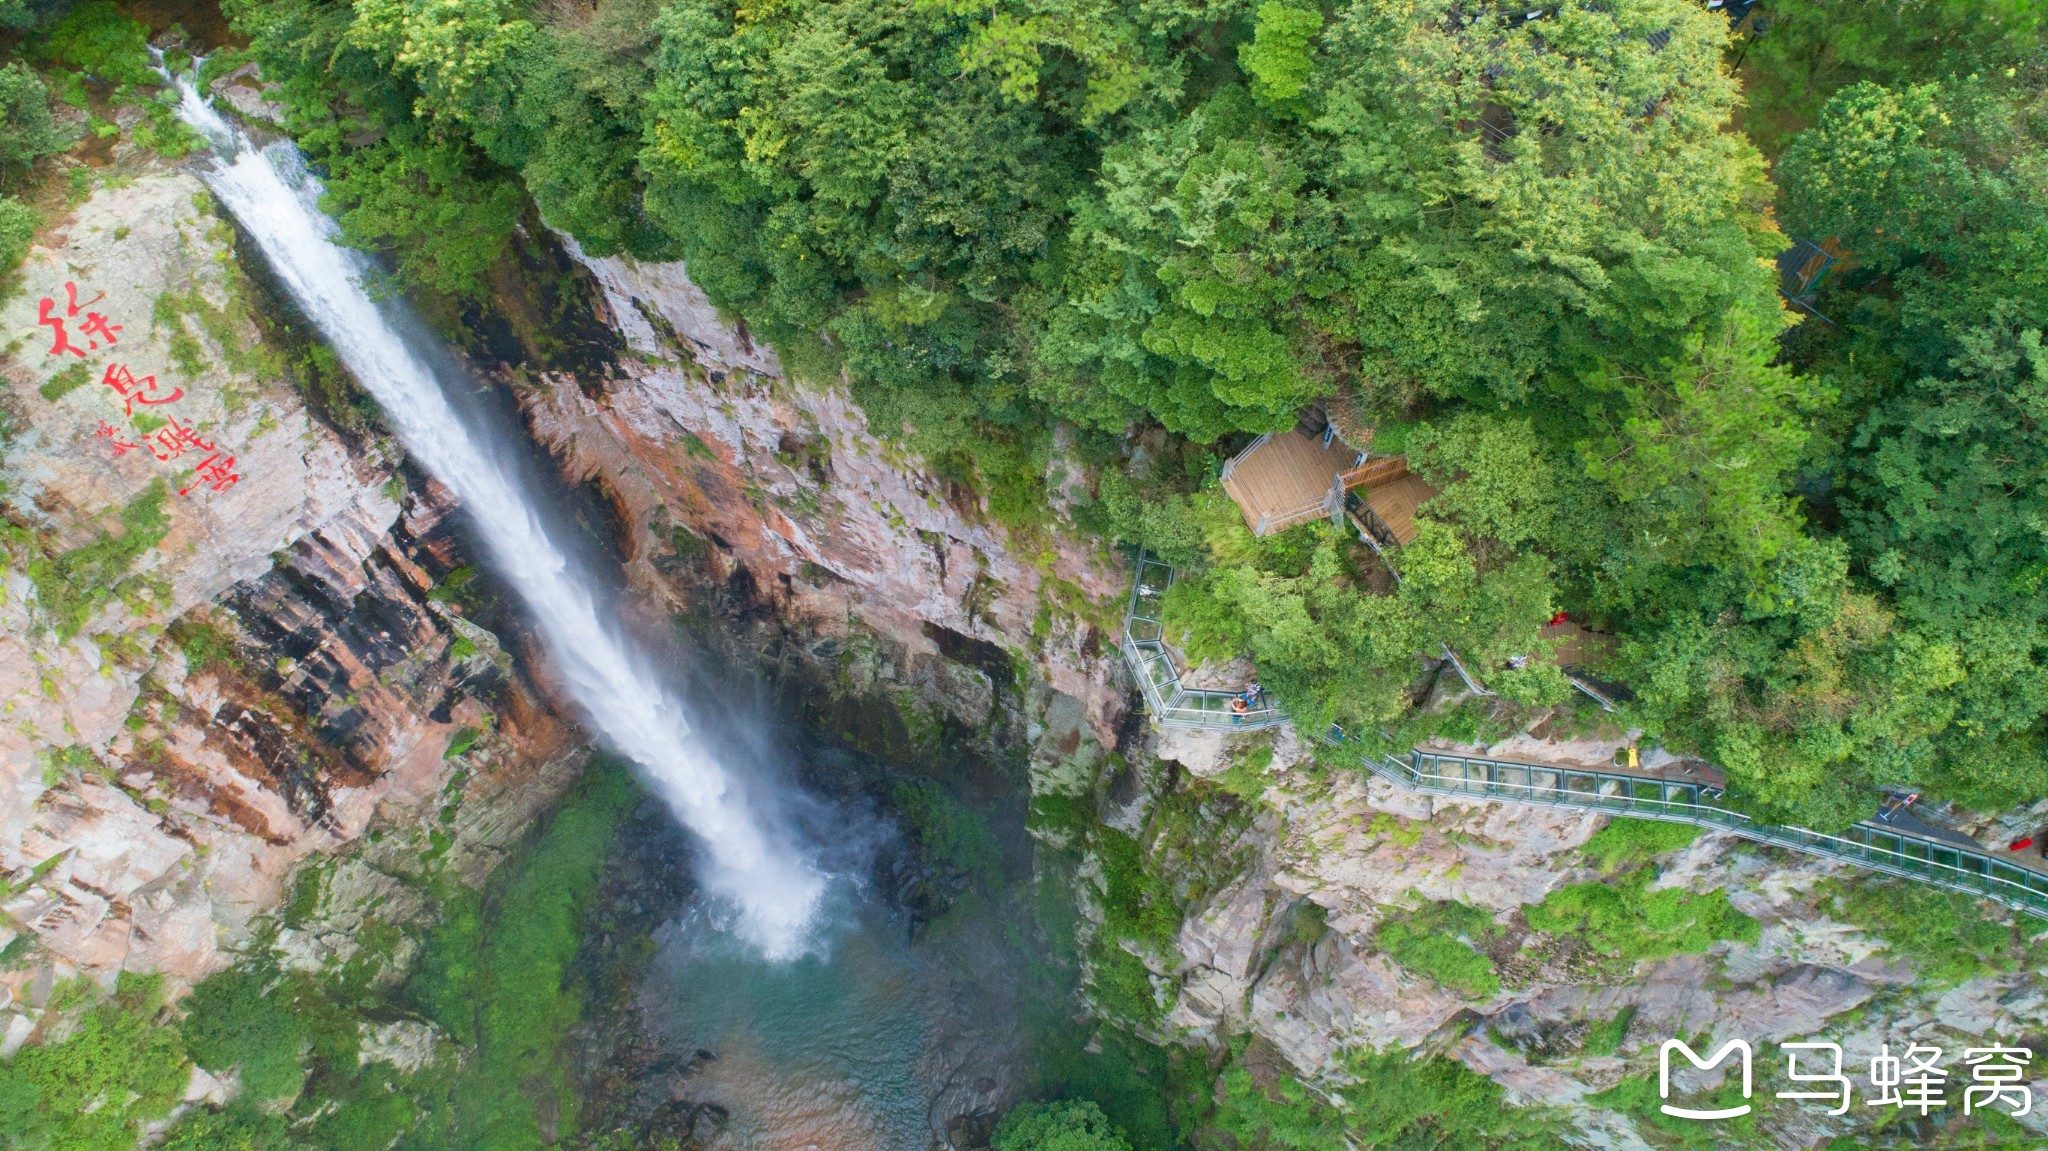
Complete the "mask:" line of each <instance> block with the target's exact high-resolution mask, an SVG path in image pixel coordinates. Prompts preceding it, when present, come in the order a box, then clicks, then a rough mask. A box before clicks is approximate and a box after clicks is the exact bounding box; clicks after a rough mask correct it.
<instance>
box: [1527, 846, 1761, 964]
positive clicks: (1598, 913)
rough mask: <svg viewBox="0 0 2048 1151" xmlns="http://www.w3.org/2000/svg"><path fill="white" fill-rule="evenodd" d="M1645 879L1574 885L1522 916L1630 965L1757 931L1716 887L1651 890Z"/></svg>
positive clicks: (1644, 874)
mask: <svg viewBox="0 0 2048 1151" xmlns="http://www.w3.org/2000/svg"><path fill="white" fill-rule="evenodd" d="M1650 878H1651V874H1650V869H1648V868H1645V869H1643V870H1640V871H1637V872H1634V873H1633V874H1631V875H1627V876H1624V877H1622V878H1619V879H1614V880H1609V881H1605V882H1595V883H1575V884H1572V885H1571V886H1569V887H1563V888H1559V889H1558V890H1556V891H1553V892H1551V893H1550V894H1549V895H1548V896H1546V897H1544V900H1543V902H1542V903H1539V904H1535V905H1533V906H1531V907H1529V908H1527V909H1526V910H1525V912H1524V914H1525V915H1526V916H1527V918H1528V920H1529V926H1530V927H1533V928H1535V929H1536V930H1538V931H1546V932H1549V933H1551V934H1553V935H1572V936H1576V937H1578V938H1580V939H1583V940H1584V941H1585V942H1587V943H1588V944H1590V945H1592V947H1593V948H1594V949H1595V950H1597V951H1600V952H1602V953H1604V954H1606V955H1609V956H1611V957H1614V958H1616V959H1620V960H1624V961H1627V962H1630V963H1634V962H1638V961H1641V960H1647V959H1662V958H1664V957H1665V956H1667V955H1678V954H1681V953H1684V952H1692V951H1705V950H1706V949H1707V948H1709V947H1712V946H1713V945H1714V944H1715V943H1718V942H1720V941H1721V940H1724V939H1732V940H1736V941H1738V942H1743V943H1754V942H1756V940H1757V937H1758V935H1759V934H1760V933H1761V930H1762V929H1761V928H1760V927H1759V926H1758V924H1757V921H1756V920H1754V919H1751V918H1750V917H1749V916H1747V915H1744V914H1742V913H1741V912H1739V911H1737V910H1735V908H1734V907H1732V906H1730V905H1729V903H1728V896H1727V894H1726V893H1725V892H1723V891H1720V890H1719V889H1716V890H1713V891H1708V892H1703V893H1702V892H1692V891H1687V890H1685V889H1684V888H1678V887H1668V888H1664V889H1662V890H1658V891H1651V890H1649V883H1650Z"/></svg>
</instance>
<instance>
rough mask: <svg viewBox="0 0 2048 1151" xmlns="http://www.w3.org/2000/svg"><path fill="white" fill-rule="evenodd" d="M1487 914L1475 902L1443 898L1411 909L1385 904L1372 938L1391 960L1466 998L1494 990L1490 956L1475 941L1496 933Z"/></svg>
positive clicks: (1497, 984)
mask: <svg viewBox="0 0 2048 1151" xmlns="http://www.w3.org/2000/svg"><path fill="white" fill-rule="evenodd" d="M1499 932H1500V928H1499V927H1498V926H1496V925H1495V924H1494V922H1493V917H1492V916H1490V915H1488V914H1487V913H1486V912H1484V911H1482V910H1480V909H1479V908H1476V907H1471V906H1469V905H1467V904H1463V903H1458V902H1456V901H1452V900H1445V901H1442V902H1435V903H1424V904H1422V905H1421V906H1420V907H1417V908H1416V909H1414V910H1413V911H1402V910H1399V909H1390V910H1389V911H1388V913H1387V917H1386V918H1385V919H1382V920H1381V921H1380V924H1379V926H1378V927H1377V928H1375V929H1374V932H1373V939H1374V941H1375V942H1377V943H1378V944H1379V946H1380V949H1381V950H1383V951H1385V952H1386V953H1387V954H1388V955H1391V956H1393V957H1394V961H1395V962H1396V963H1399V964H1400V965H1401V966H1403V967H1405V968H1407V969H1408V970H1410V971H1413V972H1415V973H1416V974H1417V975H1421V976H1424V977H1425V978H1428V979H1433V980H1435V981H1436V982H1438V983H1440V984H1442V985H1443V986H1445V987H1447V988H1450V989H1451V990H1453V991H1456V992H1459V993H1460V994H1462V995H1465V996H1467V997H1468V998H1472V999H1487V998H1491V997H1492V996H1493V995H1494V994H1495V993H1496V992H1498V991H1499V990H1500V976H1499V975H1498V974H1496V973H1495V972H1494V969H1493V961H1492V960H1491V959H1489V958H1487V957H1486V956H1485V955H1483V954H1481V953H1480V952H1479V950H1478V945H1479V944H1482V943H1484V942H1486V941H1487V940H1489V939H1491V938H1493V937H1494V936H1495V935H1498V934H1499Z"/></svg>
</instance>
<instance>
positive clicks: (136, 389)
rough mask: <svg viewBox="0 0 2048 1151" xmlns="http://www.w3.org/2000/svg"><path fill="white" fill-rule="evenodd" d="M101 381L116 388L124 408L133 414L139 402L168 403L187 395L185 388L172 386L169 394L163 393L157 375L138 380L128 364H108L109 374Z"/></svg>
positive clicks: (146, 403)
mask: <svg viewBox="0 0 2048 1151" xmlns="http://www.w3.org/2000/svg"><path fill="white" fill-rule="evenodd" d="M100 383H102V384H105V385H106V386H108V387H110V388H112V389H114V391H115V393H116V394H117V395H119V396H120V397H121V400H122V410H123V411H125V412H127V413H128V414H129V415H131V416H132V415H134V414H135V405H137V404H144V405H149V404H168V403H170V402H171V401H173V400H180V399H183V398H184V397H185V389H183V388H172V389H171V391H170V394H169V395H164V394H162V393H161V392H160V391H159V386H158V384H157V382H156V377H155V376H144V377H142V378H141V379H139V380H138V379H136V378H135V373H134V372H132V371H130V370H129V369H128V365H126V364H108V365H107V374H106V375H104V376H102V377H100Z"/></svg>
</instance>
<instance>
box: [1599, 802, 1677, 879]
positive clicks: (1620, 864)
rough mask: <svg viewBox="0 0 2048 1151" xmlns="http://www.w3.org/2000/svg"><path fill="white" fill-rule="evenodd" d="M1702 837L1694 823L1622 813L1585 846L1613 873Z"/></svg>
mask: <svg viewBox="0 0 2048 1151" xmlns="http://www.w3.org/2000/svg"><path fill="white" fill-rule="evenodd" d="M1699 837H1700V829H1699V828H1697V827H1694V826H1692V825H1691V824H1686V823H1666V822H1664V821H1663V820H1656V819H1630V818H1628V817H1626V816H1622V817H1618V818H1615V819H1612V820H1609V821H1608V823H1607V826H1606V827H1603V828H1601V829H1600V830H1599V831H1596V832H1594V833H1593V838H1591V839H1589V840H1587V841H1586V845H1585V847H1583V848H1582V849H1581V850H1583V851H1584V852H1585V853H1586V855H1587V856H1589V857H1591V858H1592V859H1595V860H1598V861H1599V864H1600V870H1602V871H1605V872H1607V873H1609V874H1613V873H1615V872H1619V871H1634V870H1636V869H1637V868H1639V867H1642V866H1643V865H1644V864H1646V863H1648V862H1650V860H1652V859H1654V858H1656V857H1657V856H1659V855H1663V854H1665V853H1666V852H1671V851H1677V850H1678V849H1679V848H1681V847H1684V846H1686V845H1687V844H1689V843H1691V842H1692V841H1693V840H1695V839H1698V838H1699Z"/></svg>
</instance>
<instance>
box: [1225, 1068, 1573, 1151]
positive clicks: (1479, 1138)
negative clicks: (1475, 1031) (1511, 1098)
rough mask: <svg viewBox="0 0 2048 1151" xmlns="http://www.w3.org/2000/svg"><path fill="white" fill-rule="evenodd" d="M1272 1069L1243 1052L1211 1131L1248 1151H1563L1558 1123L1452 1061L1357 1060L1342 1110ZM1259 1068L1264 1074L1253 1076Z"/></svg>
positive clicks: (1228, 1073) (1349, 1071) (1228, 1074)
mask: <svg viewBox="0 0 2048 1151" xmlns="http://www.w3.org/2000/svg"><path fill="white" fill-rule="evenodd" d="M1272 1063H1273V1061H1272V1060H1269V1059H1265V1058H1260V1059H1257V1060H1254V1059H1250V1058H1248V1057H1247V1052H1246V1049H1245V1048H1243V1047H1242V1046H1239V1047H1238V1048H1237V1049H1236V1050H1234V1051H1233V1055H1232V1058H1231V1061H1230V1062H1229V1063H1228V1064H1227V1065H1226V1066H1225V1067H1224V1070H1223V1073H1222V1075H1221V1076H1219V1077H1218V1079H1217V1084H1216V1093H1215V1113H1214V1115H1213V1116H1212V1117H1211V1122H1212V1123H1213V1125H1214V1126H1215V1127H1216V1128H1217V1129H1218V1130H1220V1131H1222V1132H1224V1133H1225V1134H1227V1135H1229V1136H1230V1137H1231V1138H1233V1139H1235V1140H1236V1141H1237V1145H1238V1146H1240V1147H1256V1148H1265V1149H1270V1151H1329V1149H1330V1148H1337V1147H1346V1146H1351V1147H1363V1148H1386V1149H1388V1151H1394V1149H1397V1148H1398V1149H1401V1151H1408V1149H1421V1148H1451V1147H1456V1148H1459V1149H1460V1151H1507V1149H1510V1148H1512V1149H1514V1151H1536V1149H1538V1148H1542V1149H1544V1151H1554V1149H1555V1148H1556V1147H1557V1142H1556V1136H1555V1134H1554V1132H1555V1131H1556V1130H1557V1123H1558V1121H1557V1119H1556V1118H1555V1117H1554V1116H1550V1115H1547V1114H1545V1113H1544V1112H1542V1111H1540V1110H1536V1109H1521V1108H1514V1107H1510V1106H1508V1105H1507V1104H1506V1102H1505V1100H1504V1099H1503V1094H1504V1093H1503V1092H1502V1090H1501V1088H1500V1086H1499V1085H1498V1084H1496V1083H1494V1082H1493V1081H1492V1080H1491V1079H1488V1078H1486V1077H1485V1076H1482V1075H1478V1074H1475V1073H1474V1072H1472V1071H1471V1070H1469V1069H1467V1068H1466V1067H1465V1065H1464V1064H1462V1063H1459V1062H1457V1061H1456V1060H1453V1059H1431V1058H1424V1059H1411V1058H1409V1056H1408V1053H1407V1052H1405V1051H1401V1050H1399V1049H1393V1050H1389V1051H1384V1052H1362V1053H1361V1052H1355V1053H1352V1054H1349V1055H1347V1056H1346V1057H1345V1060H1344V1073H1345V1077H1346V1078H1347V1079H1348V1080H1350V1082H1349V1083H1348V1084H1347V1085H1346V1086H1345V1087H1343V1088H1341V1089H1339V1090H1338V1092H1337V1094H1338V1095H1339V1096H1340V1097H1341V1098H1342V1100H1343V1105H1342V1107H1338V1106H1334V1105H1332V1104H1331V1103H1330V1102H1327V1101H1326V1100H1324V1099H1323V1098H1321V1097H1319V1096H1317V1095H1314V1094H1311V1093H1310V1092H1309V1091H1308V1090H1307V1089H1306V1088H1304V1087H1303V1086H1302V1085H1301V1084H1300V1083H1299V1082H1298V1081H1296V1079H1295V1078H1294V1076H1293V1075H1292V1074H1291V1069H1286V1070H1283V1069H1282V1068H1280V1067H1274V1066H1272ZM1255 1066H1256V1067H1257V1068H1258V1073H1257V1074H1255V1072H1254V1070H1253V1068H1254V1067H1255Z"/></svg>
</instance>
